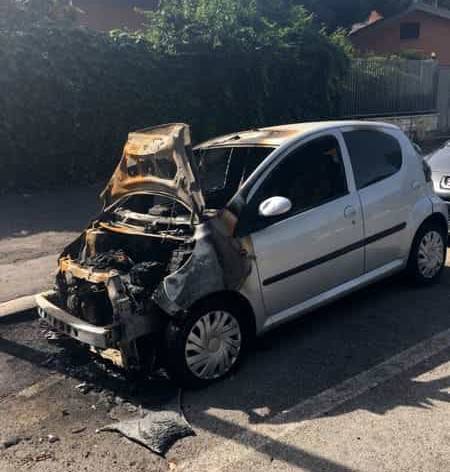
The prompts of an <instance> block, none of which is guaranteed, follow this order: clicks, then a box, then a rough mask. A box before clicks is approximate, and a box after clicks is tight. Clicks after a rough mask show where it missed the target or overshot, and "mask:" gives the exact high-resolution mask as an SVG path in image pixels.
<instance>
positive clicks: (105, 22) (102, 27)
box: [73, 0, 157, 31]
mask: <svg viewBox="0 0 450 472" xmlns="http://www.w3.org/2000/svg"><path fill="white" fill-rule="evenodd" d="M73 4H74V6H75V7H77V8H78V9H79V10H80V13H79V14H78V22H79V24H80V25H82V26H87V27H88V28H92V29H95V30H98V31H110V30H113V29H117V28H127V29H129V30H131V31H136V30H138V29H140V28H141V27H142V24H143V22H144V21H145V18H144V16H143V15H142V14H140V13H138V12H136V10H135V8H136V7H137V8H140V9H143V10H150V9H152V8H154V7H155V6H156V4H157V0H73Z"/></svg>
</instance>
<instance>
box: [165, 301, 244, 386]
mask: <svg viewBox="0 0 450 472" xmlns="http://www.w3.org/2000/svg"><path fill="white" fill-rule="evenodd" d="M247 335H248V330H247V328H246V324H245V322H244V320H243V318H242V316H241V315H240V313H239V311H238V310H237V309H236V308H234V307H233V306H232V305H231V304H226V303H224V302H220V301H218V302H216V303H214V302H209V303H206V304H203V305H202V306H198V307H197V308H196V309H194V310H193V312H192V313H191V314H190V315H189V316H187V317H186V318H185V319H184V320H182V321H173V322H171V323H169V326H168V329H167V338H166V341H167V363H168V368H169V371H170V374H171V376H172V377H173V378H174V380H175V381H176V382H178V383H180V384H184V385H190V386H201V385H206V384H208V383H210V382H212V381H214V380H219V379H222V378H223V377H225V376H227V375H228V374H229V373H230V372H231V371H232V370H233V369H235V368H236V367H237V366H238V365H239V363H240V362H241V359H242V357H243V355H244V351H245V349H246V347H247V341H248V336H247Z"/></svg>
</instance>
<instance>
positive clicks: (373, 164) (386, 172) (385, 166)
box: [344, 130, 402, 189]
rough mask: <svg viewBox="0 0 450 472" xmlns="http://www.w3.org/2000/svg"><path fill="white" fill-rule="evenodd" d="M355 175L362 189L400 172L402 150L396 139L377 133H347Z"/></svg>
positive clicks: (359, 131)
mask: <svg viewBox="0 0 450 472" xmlns="http://www.w3.org/2000/svg"><path fill="white" fill-rule="evenodd" d="M344 138H345V142H346V144H347V148H348V152H349V154H350V160H351V163H352V167H353V174H354V176H355V181H356V187H357V188H358V189H362V188H365V187H368V186H369V185H372V184H375V183H377V182H380V181H381V180H384V179H386V178H388V177H390V176H391V175H394V174H395V173H397V172H398V171H399V170H400V168H401V167H402V150H401V147H400V144H399V142H398V141H397V139H395V138H394V137H393V136H391V135H389V134H386V133H383V132H381V131H375V130H355V131H348V132H346V133H344Z"/></svg>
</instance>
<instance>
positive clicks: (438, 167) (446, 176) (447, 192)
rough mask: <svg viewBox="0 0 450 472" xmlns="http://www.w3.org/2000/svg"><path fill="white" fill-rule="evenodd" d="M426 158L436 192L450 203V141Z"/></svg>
mask: <svg viewBox="0 0 450 472" xmlns="http://www.w3.org/2000/svg"><path fill="white" fill-rule="evenodd" d="M424 159H425V162H426V164H427V165H428V166H429V171H430V172H431V176H432V179H433V185H434V192H435V193H436V194H437V195H439V197H441V198H442V200H444V201H445V202H447V205H450V141H447V142H446V143H445V144H444V145H443V146H442V147H440V148H439V149H438V150H436V151H434V152H432V153H431V154H429V155H427V156H425V158H424Z"/></svg>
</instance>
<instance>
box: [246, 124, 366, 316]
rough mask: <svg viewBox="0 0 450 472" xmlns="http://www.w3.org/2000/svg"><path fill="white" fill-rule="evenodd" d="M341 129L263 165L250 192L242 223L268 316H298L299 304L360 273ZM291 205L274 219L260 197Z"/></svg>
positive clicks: (358, 222) (355, 207)
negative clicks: (263, 171)
mask: <svg viewBox="0 0 450 472" xmlns="http://www.w3.org/2000/svg"><path fill="white" fill-rule="evenodd" d="M341 140H342V136H341V135H340V133H339V132H336V133H333V132H331V133H330V132H328V133H326V134H323V135H320V136H317V137H315V138H312V139H310V140H309V141H307V142H305V143H304V144H300V145H299V146H298V147H296V148H295V149H293V150H292V151H291V152H288V153H287V155H285V156H284V157H283V158H282V159H281V160H280V161H278V162H277V163H276V164H275V165H274V167H272V168H269V169H268V171H267V173H266V174H265V175H264V176H263V177H262V182H261V181H260V182H258V184H257V186H258V188H257V189H255V190H253V191H252V192H250V194H249V202H248V211H247V217H248V219H247V223H248V224H250V226H251V227H253V228H252V229H253V230H252V232H251V239H252V243H253V249H254V254H255V257H256V264H257V268H258V273H259V277H260V283H261V287H262V293H263V299H264V303H265V307H266V311H267V314H268V316H274V315H276V316H277V317H279V318H280V319H284V318H289V317H290V316H291V315H295V314H296V308H298V305H299V304H301V303H302V302H305V301H307V300H310V299H312V298H314V297H317V296H318V295H320V294H321V293H323V292H326V291H327V290H330V289H332V288H334V287H336V286H338V285H340V284H343V283H345V282H347V281H349V280H351V279H354V278H356V277H358V276H361V275H362V274H363V270H364V249H363V247H362V246H361V241H362V240H363V238H364V235H363V222H362V212H361V206H360V201H359V197H358V195H357V192H356V190H355V187H354V182H353V177H352V176H351V169H350V165H349V161H348V156H346V155H343V153H342V142H341ZM276 196H281V197H285V198H288V199H289V200H290V201H291V203H292V208H291V210H290V211H289V212H288V213H286V214H284V215H282V216H279V217H269V218H264V217H262V216H260V215H259V214H258V208H259V206H260V205H261V203H262V202H264V201H266V200H267V199H268V198H270V197H276Z"/></svg>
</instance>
